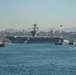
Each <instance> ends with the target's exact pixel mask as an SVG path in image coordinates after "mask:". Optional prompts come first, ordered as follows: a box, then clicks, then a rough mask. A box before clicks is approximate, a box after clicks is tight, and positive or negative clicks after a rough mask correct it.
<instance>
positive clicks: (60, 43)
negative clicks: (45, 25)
mask: <svg viewBox="0 0 76 75" xmlns="http://www.w3.org/2000/svg"><path fill="white" fill-rule="evenodd" d="M55 45H63V42H56V43H55Z"/></svg>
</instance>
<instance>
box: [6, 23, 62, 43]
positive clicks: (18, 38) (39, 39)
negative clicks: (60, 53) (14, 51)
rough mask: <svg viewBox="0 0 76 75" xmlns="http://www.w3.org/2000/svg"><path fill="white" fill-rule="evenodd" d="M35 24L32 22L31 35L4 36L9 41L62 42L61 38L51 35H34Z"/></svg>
mask: <svg viewBox="0 0 76 75" xmlns="http://www.w3.org/2000/svg"><path fill="white" fill-rule="evenodd" d="M36 29H37V24H34V27H33V30H32V31H31V34H32V36H25V37H24V36H6V38H8V39H9V40H10V41H11V43H55V42H59V41H60V42H63V39H62V38H59V37H51V36H36V32H37V30H36Z"/></svg>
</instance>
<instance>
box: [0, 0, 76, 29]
mask: <svg viewBox="0 0 76 75" xmlns="http://www.w3.org/2000/svg"><path fill="white" fill-rule="evenodd" d="M35 22H36V23H37V24H38V27H39V28H40V29H42V30H43V29H52V28H60V25H63V26H62V28H70V27H74V28H75V27H76V0H0V30H4V29H9V28H13V29H25V30H26V29H28V28H31V27H32V26H33V24H34V23H35Z"/></svg>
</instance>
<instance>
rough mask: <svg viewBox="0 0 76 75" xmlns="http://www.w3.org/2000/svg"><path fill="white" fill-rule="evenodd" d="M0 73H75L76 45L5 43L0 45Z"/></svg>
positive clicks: (6, 74)
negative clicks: (4, 45) (2, 45)
mask: <svg viewBox="0 0 76 75" xmlns="http://www.w3.org/2000/svg"><path fill="white" fill-rule="evenodd" d="M0 75H76V46H75V45H54V44H7V45H6V47H3V48H1V47H0Z"/></svg>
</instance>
